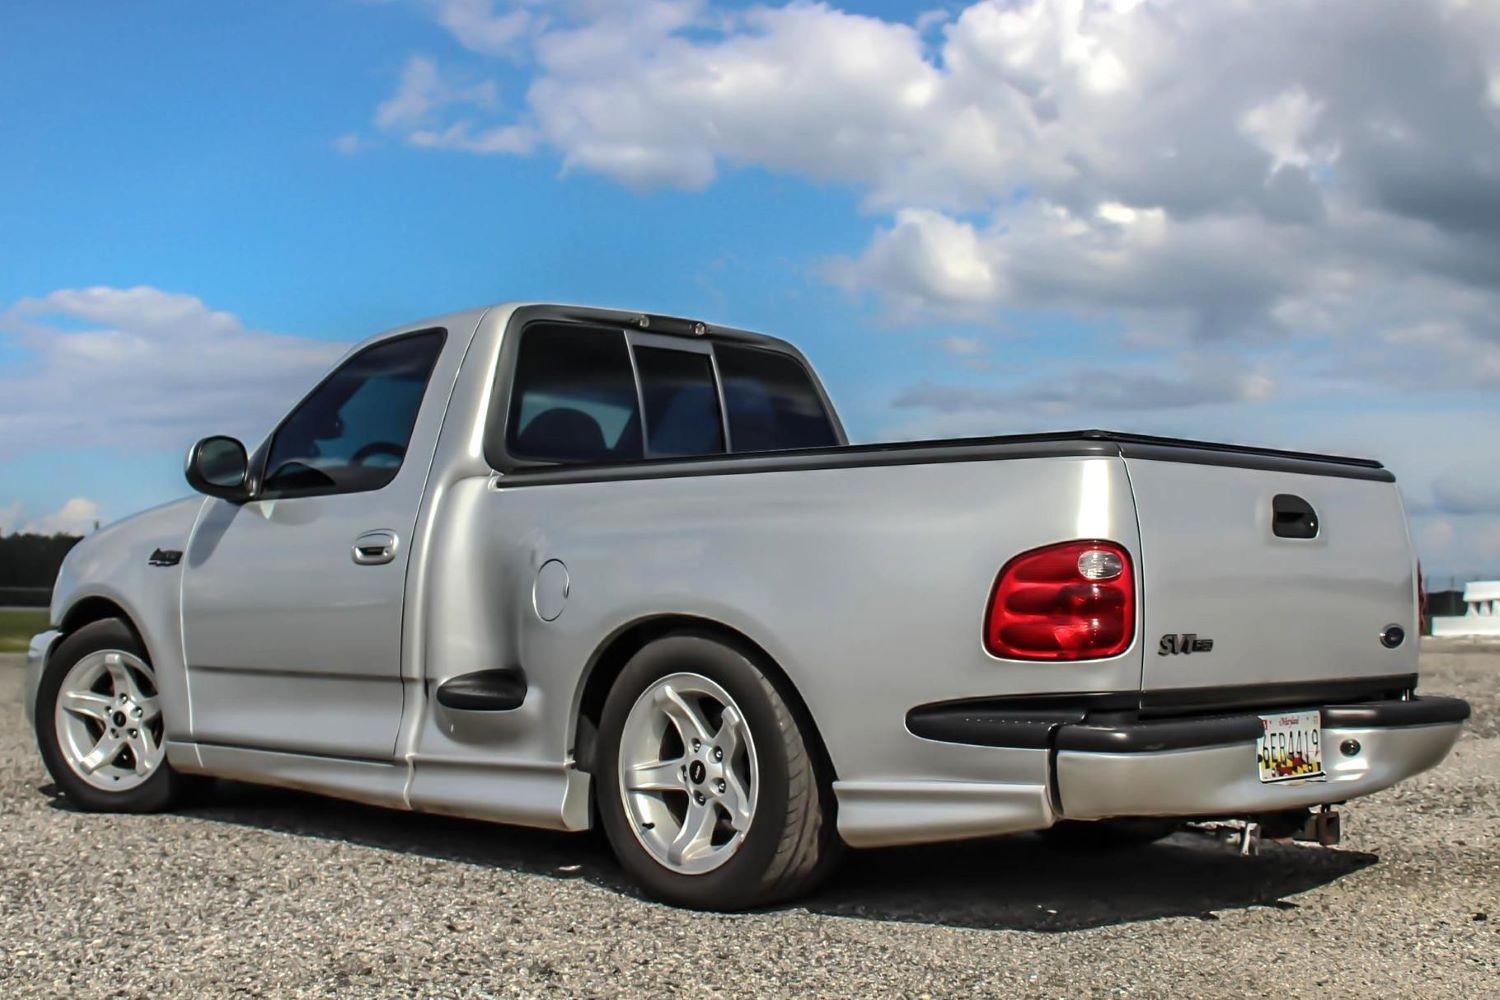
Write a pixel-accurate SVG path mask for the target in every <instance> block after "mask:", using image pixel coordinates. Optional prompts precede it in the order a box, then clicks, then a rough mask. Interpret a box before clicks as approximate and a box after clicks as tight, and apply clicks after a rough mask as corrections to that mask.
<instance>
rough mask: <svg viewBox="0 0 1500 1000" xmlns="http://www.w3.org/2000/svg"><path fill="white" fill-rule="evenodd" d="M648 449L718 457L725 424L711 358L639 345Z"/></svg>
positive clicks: (637, 357) (637, 359)
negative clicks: (720, 414) (721, 416)
mask: <svg viewBox="0 0 1500 1000" xmlns="http://www.w3.org/2000/svg"><path fill="white" fill-rule="evenodd" d="M635 365H636V368H637V369H638V370H639V371H640V373H641V399H642V401H643V402H644V403H645V404H646V447H647V448H648V449H649V451H650V453H651V454H652V455H717V454H721V453H722V452H723V451H724V426H723V422H722V420H721V418H720V417H719V393H718V390H717V389H716V388H715V386H714V367H713V362H712V361H711V360H710V359H709V357H708V355H707V354H694V353H690V352H688V351H671V350H663V349H661V348H656V347H637V348H636V349H635Z"/></svg>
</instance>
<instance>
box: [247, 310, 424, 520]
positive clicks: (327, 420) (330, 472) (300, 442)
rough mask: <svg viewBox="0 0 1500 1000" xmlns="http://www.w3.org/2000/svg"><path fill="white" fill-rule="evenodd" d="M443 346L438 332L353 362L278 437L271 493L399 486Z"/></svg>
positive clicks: (267, 487)
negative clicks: (395, 481) (396, 483)
mask: <svg viewBox="0 0 1500 1000" xmlns="http://www.w3.org/2000/svg"><path fill="white" fill-rule="evenodd" d="M442 345H443V333H442V331H440V330H432V331H429V332H427V333H420V334H416V335H414V336H409V337H400V338H397V339H395V340H389V341H385V342H383V343H379V344H376V345H374V346H373V347H370V348H368V349H366V350H364V351H361V352H360V353H359V354H356V355H355V356H354V357H353V358H350V359H349V360H348V361H346V362H345V363H344V364H343V365H342V366H340V367H339V368H338V369H337V370H336V371H335V372H334V373H333V374H332V375H330V376H329V377H328V378H327V379H325V380H324V381H323V383H322V384H321V385H319V386H318V387H317V388H316V389H314V390H313V392H312V395H310V396H308V397H307V398H306V399H304V400H303V401H302V402H301V403H300V404H298V406H297V408H296V409H295V410H293V411H292V413H291V415H290V416H289V417H287V418H286V420H285V421H283V423H282V425H281V427H280V428H279V429H278V430H277V431H276V436H275V438H274V439H273V440H272V442H271V450H270V454H269V456H268V458H267V461H266V477H265V483H264V486H263V491H264V493H266V494H275V495H286V494H299V495H305V494H311V493H353V492H358V491H362V490H378V489H380V488H381V487H382V486H385V485H386V484H387V483H389V482H390V481H391V480H392V479H395V478H396V473H397V472H399V471H400V469H401V463H402V461H403V460H404V459H405V457H406V448H407V445H408V444H409V443H410V442H411V432H412V427H413V426H414V425H415V424H416V421H417V411H418V410H419V409H420V408H421V405H422V396H423V394H424V393H425V392H426V390H427V380H428V378H429V377H430V376H431V375H432V367H433V365H434V364H436V363H437V357H438V352H439V351H440V350H441V349H442Z"/></svg>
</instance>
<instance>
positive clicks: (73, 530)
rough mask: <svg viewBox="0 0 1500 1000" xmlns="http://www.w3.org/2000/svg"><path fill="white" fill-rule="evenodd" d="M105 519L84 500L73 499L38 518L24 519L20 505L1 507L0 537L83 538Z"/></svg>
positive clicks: (95, 506) (93, 503)
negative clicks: (14, 535) (82, 536)
mask: <svg viewBox="0 0 1500 1000" xmlns="http://www.w3.org/2000/svg"><path fill="white" fill-rule="evenodd" d="M105 520H106V518H105V517H104V514H103V508H101V507H100V505H99V503H98V502H97V501H95V500H90V499H88V498H87V497H73V498H72V499H70V500H68V501H67V502H66V503H64V504H63V505H62V506H61V507H59V508H58V509H57V510H54V511H52V512H50V513H47V514H43V515H42V516H41V517H33V518H27V517H25V516H24V515H23V513H22V507H21V501H19V500H13V501H11V502H10V503H9V504H7V505H5V506H0V535H9V534H17V535H86V534H88V533H89V532H91V531H93V530H94V528H95V527H96V526H99V525H102V524H103V523H104V521H105Z"/></svg>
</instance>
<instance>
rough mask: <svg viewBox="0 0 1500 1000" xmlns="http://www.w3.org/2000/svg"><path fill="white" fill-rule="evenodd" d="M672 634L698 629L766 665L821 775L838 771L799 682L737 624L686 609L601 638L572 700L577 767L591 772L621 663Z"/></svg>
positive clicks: (829, 775) (652, 617)
mask: <svg viewBox="0 0 1500 1000" xmlns="http://www.w3.org/2000/svg"><path fill="white" fill-rule="evenodd" d="M674 634H691V635H701V636H704V637H705V638H709V639H713V640H715V641H717V642H721V643H723V644H724V645H726V646H729V647H730V648H731V649H735V650H737V651H738V652H740V653H741V654H742V655H744V656H745V657H746V658H747V659H749V660H751V661H752V662H754V663H755V665H756V666H758V667H760V668H761V669H762V670H764V671H765V673H766V675H767V676H768V677H769V678H770V679H771V683H773V684H774V685H776V688H777V690H778V691H779V692H780V694H781V696H782V698H783V699H784V700H785V701H786V703H787V706H788V707H789V708H790V709H791V711H792V714H793V716H794V717H795V718H796V720H797V724H798V725H799V726H801V727H802V729H803V732H804V734H805V735H806V737H807V742H808V745H809V746H810V747H811V748H812V750H813V753H814V756H815V758H816V762H817V767H818V769H819V771H820V772H821V773H822V775H823V776H824V778H825V780H827V781H829V782H833V781H835V780H836V779H837V777H838V775H837V772H836V771H835V770H834V767H833V759H832V757H830V756H829V754H828V748H827V746H825V745H824V742H823V735H822V733H821V732H820V731H819V729H818V725H817V721H816V720H815V719H814V718H813V715H812V712H811V710H809V709H808V707H807V702H806V701H805V700H804V699H803V697H802V694H801V692H800V691H798V690H797V685H796V684H795V683H793V682H792V679H791V678H790V677H789V676H787V673H786V671H785V670H784V669H783V668H782V666H781V664H779V663H777V662H776V659H775V657H773V656H771V654H770V653H768V652H767V651H766V649H765V647H764V646H762V645H761V644H760V643H758V642H756V641H755V640H754V639H752V638H751V637H750V636H748V635H746V634H745V633H744V632H742V631H740V630H739V629H737V628H735V627H733V626H731V625H726V624H724V623H723V622H720V621H716V620H714V619H712V618H704V617H700V616H697V615H687V614H660V615H650V616H647V617H645V618H638V619H636V620H635V621H633V622H630V623H628V624H626V625H623V626H621V627H620V628H618V629H616V630H615V631H614V632H613V633H611V634H610V635H609V636H608V637H606V638H605V639H604V641H603V642H601V643H600V644H599V647H598V648H597V649H596V650H595V651H594V655H593V656H592V657H591V658H590V659H589V662H588V665H587V667H586V668H585V669H584V672H583V678H582V680H581V682H580V684H579V690H578V696H577V698H576V700H575V702H574V704H575V709H574V715H573V724H574V735H573V748H572V749H573V758H574V760H575V762H576V763H577V766H578V768H579V769H580V770H583V771H587V772H588V773H590V774H592V773H593V771H594V755H595V750H596V740H597V735H598V731H599V720H600V718H601V717H602V716H603V714H604V702H605V699H606V698H608V697H609V691H610V688H612V687H613V686H614V682H615V679H616V678H617V677H619V676H620V672H621V671H622V670H624V669H625V664H627V663H629V662H630V658H631V657H632V656H634V655H635V654H636V653H638V652H639V651H640V650H642V649H644V648H645V647H646V646H647V645H648V644H650V643H652V642H654V641H656V640H657V639H660V638H663V637H665V636H668V635H674Z"/></svg>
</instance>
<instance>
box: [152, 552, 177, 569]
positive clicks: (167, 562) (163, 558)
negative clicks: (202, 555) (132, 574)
mask: <svg viewBox="0 0 1500 1000" xmlns="http://www.w3.org/2000/svg"><path fill="white" fill-rule="evenodd" d="M147 562H149V563H150V564H151V565H152V566H176V565H177V564H178V563H180V562H182V553H181V552H180V551H179V550H177V549H157V550H156V551H155V552H153V553H151V558H150V559H148V560H147Z"/></svg>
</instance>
